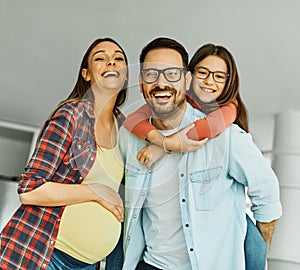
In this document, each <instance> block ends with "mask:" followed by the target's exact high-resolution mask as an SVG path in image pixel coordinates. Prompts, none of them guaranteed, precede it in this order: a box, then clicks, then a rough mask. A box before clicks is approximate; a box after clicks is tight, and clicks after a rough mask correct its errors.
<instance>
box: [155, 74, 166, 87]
mask: <svg viewBox="0 0 300 270" xmlns="http://www.w3.org/2000/svg"><path fill="white" fill-rule="evenodd" d="M156 84H157V85H164V86H165V85H169V82H168V81H167V80H166V78H165V76H164V74H163V73H160V74H159V75H158V78H157V81H156Z"/></svg>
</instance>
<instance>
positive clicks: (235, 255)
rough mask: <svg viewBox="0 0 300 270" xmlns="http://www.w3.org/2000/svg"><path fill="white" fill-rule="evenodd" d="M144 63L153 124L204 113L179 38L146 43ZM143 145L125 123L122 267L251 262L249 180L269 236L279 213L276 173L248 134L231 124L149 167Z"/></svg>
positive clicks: (165, 128)
mask: <svg viewBox="0 0 300 270" xmlns="http://www.w3.org/2000/svg"><path fill="white" fill-rule="evenodd" d="M140 62H141V76H140V87H141V92H142V93H143V95H144V98H145V100H146V102H147V103H148V105H149V106H150V107H151V110H152V115H153V117H152V119H151V121H152V124H153V125H154V126H155V127H156V128H157V129H159V130H160V131H161V132H162V134H163V135H169V134H171V133H173V132H176V131H177V130H179V129H181V128H183V127H185V126H187V125H188V124H190V123H192V122H193V121H194V120H195V119H198V118H200V117H204V114H203V113H201V112H200V111H198V110H195V109H193V108H192V107H191V106H190V105H189V104H187V102H186V99H185V95H186V91H187V90H188V89H189V85H190V82H191V74H190V73H189V72H186V68H187V64H188V54H187V52H186V51H185V49H184V47H183V46H182V45H181V44H179V43H178V42H176V41H175V40H172V39H167V38H158V39H155V40H153V41H152V42H150V43H149V44H148V45H147V46H146V47H145V48H144V49H143V51H142V54H141V56H140ZM232 142H234V143H232ZM145 145H146V143H145V142H144V141H143V140H141V139H139V138H137V137H135V136H134V135H132V134H130V133H129V132H128V131H126V130H125V129H121V131H120V147H121V151H122V154H123V157H124V159H125V161H126V169H125V176H126V187H125V204H126V214H125V224H124V251H125V259H124V265H123V270H133V269H138V270H146V269H169V270H179V269H180V270H191V269H193V270H196V269H199V270H219V269H222V270H243V269H245V258H244V239H245V234H246V218H245V217H246V215H245V195H244V187H245V186H246V184H247V185H248V186H249V189H248V190H249V191H248V194H249V196H250V198H251V199H252V203H253V205H254V208H253V210H254V216H255V217H256V219H257V220H258V221H260V226H261V231H263V232H264V237H266V238H268V239H266V238H265V239H266V240H267V241H269V240H270V239H271V236H272V233H273V229H274V226H273V224H274V220H276V219H278V218H279V217H280V216H281V204H280V202H279V192H278V183H277V178H276V176H275V175H274V173H273V171H272V170H271V169H270V168H269V167H268V166H267V165H266V163H265V162H264V157H263V156H262V155H261V154H260V152H259V151H258V150H257V148H256V147H255V146H254V144H253V143H252V140H251V138H250V136H249V135H248V134H246V133H245V132H243V131H242V130H241V129H240V128H239V127H237V126H236V125H232V126H230V127H229V128H228V129H227V130H226V131H225V132H224V133H223V134H221V135H219V136H218V137H217V138H214V139H210V140H209V141H208V142H207V143H206V144H205V145H204V146H203V147H202V148H201V149H199V150H197V151H195V152H190V153H187V154H181V153H173V152H172V153H170V154H166V155H165V156H164V157H163V158H162V159H161V160H159V161H158V162H156V163H155V165H154V166H152V168H151V169H150V170H147V168H146V166H144V165H143V164H141V163H140V162H139V161H138V160H137V159H136V156H137V154H138V152H139V151H140V149H141V148H142V147H144V146H145ZM244 150H245V153H243V151H244ZM246 153H247V154H248V153H250V154H251V160H247V157H245V155H246ZM237 164H238V165H239V166H238V167H237Z"/></svg>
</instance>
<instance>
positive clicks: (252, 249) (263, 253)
mask: <svg viewBox="0 0 300 270" xmlns="http://www.w3.org/2000/svg"><path fill="white" fill-rule="evenodd" d="M246 218H247V234H246V239H245V244H244V249H245V260H246V270H264V269H265V265H266V260H267V244H266V242H265V240H264V239H263V238H262V236H261V234H260V232H259V230H258V229H257V227H256V225H255V224H254V223H253V222H252V220H251V219H250V218H249V216H248V215H246Z"/></svg>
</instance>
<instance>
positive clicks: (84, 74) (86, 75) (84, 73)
mask: <svg viewBox="0 0 300 270" xmlns="http://www.w3.org/2000/svg"><path fill="white" fill-rule="evenodd" d="M81 76H82V77H83V79H84V80H85V81H87V82H88V81H90V80H91V78H90V75H89V72H88V70H87V69H86V68H83V69H82V70H81Z"/></svg>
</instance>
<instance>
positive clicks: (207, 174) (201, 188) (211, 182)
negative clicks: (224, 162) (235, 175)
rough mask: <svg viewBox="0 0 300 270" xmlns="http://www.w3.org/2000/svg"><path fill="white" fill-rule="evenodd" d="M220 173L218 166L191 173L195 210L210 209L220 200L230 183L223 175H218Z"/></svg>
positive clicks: (220, 169) (220, 168)
mask: <svg viewBox="0 0 300 270" xmlns="http://www.w3.org/2000/svg"><path fill="white" fill-rule="evenodd" d="M221 173H222V167H221V166H220V167H215V168H210V169H206V170H201V171H195V172H193V173H192V174H191V176H190V180H191V183H192V185H191V186H192V190H193V195H194V202H195V208H196V209H197V210H199V211H211V210H213V209H214V208H215V207H216V206H217V205H218V204H219V203H220V202H221V201H222V199H223V197H224V194H225V193H226V191H227V190H228V188H229V187H230V185H231V183H230V181H228V180H227V179H226V178H225V177H220V175H221Z"/></svg>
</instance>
